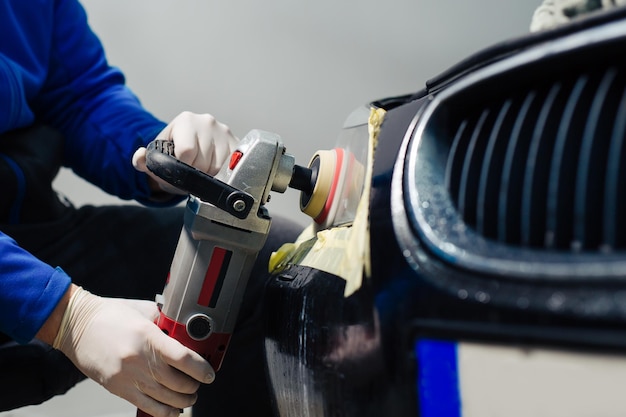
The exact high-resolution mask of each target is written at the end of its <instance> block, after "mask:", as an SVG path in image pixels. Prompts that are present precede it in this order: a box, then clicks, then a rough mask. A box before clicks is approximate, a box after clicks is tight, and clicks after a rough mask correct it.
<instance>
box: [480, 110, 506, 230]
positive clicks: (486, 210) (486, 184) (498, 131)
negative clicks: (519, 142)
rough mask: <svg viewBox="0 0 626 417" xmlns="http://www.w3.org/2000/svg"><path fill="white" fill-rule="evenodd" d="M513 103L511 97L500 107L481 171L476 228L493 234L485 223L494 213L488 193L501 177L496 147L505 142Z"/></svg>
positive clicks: (500, 166)
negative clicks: (508, 118)
mask: <svg viewBox="0 0 626 417" xmlns="http://www.w3.org/2000/svg"><path fill="white" fill-rule="evenodd" d="M511 105H512V100H510V99H509V100H507V101H505V103H504V105H503V106H502V107H501V108H500V111H499V113H498V117H497V118H496V121H495V123H494V125H493V128H492V130H491V134H490V135H489V140H488V141H487V147H486V149H485V157H484V163H483V164H482V169H481V172H480V180H479V185H478V197H477V199H476V229H477V230H478V231H479V232H480V233H482V234H486V235H491V234H492V232H493V231H491V230H487V229H488V225H489V223H488V222H487V223H485V219H487V218H489V217H491V215H493V214H494V213H492V212H493V211H494V210H493V209H494V207H493V206H492V205H491V204H488V199H487V195H488V194H489V189H491V188H493V186H492V183H493V182H494V181H495V180H497V179H498V178H499V176H500V175H499V171H500V170H501V168H502V163H501V161H500V160H499V159H498V157H497V156H498V155H497V153H496V147H497V145H498V144H499V143H503V135H504V134H505V132H504V130H505V129H506V127H505V126H504V122H505V118H506V116H507V114H508V113H509V109H510V108H511Z"/></svg>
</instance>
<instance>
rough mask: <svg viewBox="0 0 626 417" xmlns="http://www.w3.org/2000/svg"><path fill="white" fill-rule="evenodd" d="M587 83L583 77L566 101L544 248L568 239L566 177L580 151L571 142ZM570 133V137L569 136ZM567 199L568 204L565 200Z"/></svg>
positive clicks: (553, 168)
mask: <svg viewBox="0 0 626 417" xmlns="http://www.w3.org/2000/svg"><path fill="white" fill-rule="evenodd" d="M586 84H587V76H585V75H582V76H581V77H579V78H578V80H576V83H575V85H574V88H573V89H572V90H571V93H570V94H569V96H568V98H567V103H566V105H565V108H564V109H563V113H562V115H561V119H560V124H559V131H558V134H557V137H556V141H555V144H554V150H553V152H552V161H551V163H550V173H549V176H548V196H547V197H548V198H547V201H546V231H545V238H544V245H545V247H546V248H554V247H556V246H557V245H561V244H563V242H564V241H566V240H567V236H566V235H567V233H568V231H567V228H566V225H569V224H571V222H570V221H569V219H570V218H571V213H570V212H568V211H567V210H564V211H560V210H559V207H560V206H562V205H568V204H569V205H570V206H571V201H568V200H570V198H568V197H570V196H571V191H570V188H571V187H572V181H571V178H569V179H568V178H567V172H568V165H567V164H568V163H572V162H573V159H572V153H574V152H575V151H576V150H577V149H575V148H576V146H575V145H576V144H575V143H573V142H574V141H573V140H572V139H574V138H575V136H576V128H575V126H576V119H575V118H574V116H575V113H576V106H577V105H578V104H579V103H580V98H581V96H582V94H583V89H584V88H585V85H586ZM570 133H571V135H570ZM564 200H565V201H564Z"/></svg>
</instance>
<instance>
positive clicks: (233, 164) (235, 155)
mask: <svg viewBox="0 0 626 417" xmlns="http://www.w3.org/2000/svg"><path fill="white" fill-rule="evenodd" d="M242 156H243V153H241V151H235V152H233V154H232V155H231V156H230V163H229V164H228V168H230V169H231V170H232V169H235V167H236V166H237V164H238V163H239V160H240V159H241V157H242Z"/></svg>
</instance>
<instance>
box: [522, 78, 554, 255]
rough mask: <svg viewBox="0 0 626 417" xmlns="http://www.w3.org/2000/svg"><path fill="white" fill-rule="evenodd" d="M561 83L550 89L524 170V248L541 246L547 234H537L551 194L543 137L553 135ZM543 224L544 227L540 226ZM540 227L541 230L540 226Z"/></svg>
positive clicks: (536, 125)
mask: <svg viewBox="0 0 626 417" xmlns="http://www.w3.org/2000/svg"><path fill="white" fill-rule="evenodd" d="M560 91H561V84H560V83H555V84H553V85H552V86H550V88H549V91H548V93H547V96H546V98H545V100H544V101H543V104H541V107H540V110H539V115H538V117H537V122H536V124H535V126H534V128H533V133H532V136H531V142H530V145H529V150H528V158H527V159H526V167H525V170H524V185H523V187H522V218H521V221H520V228H521V232H520V235H521V243H522V245H523V246H531V245H537V244H540V243H542V242H543V238H544V236H543V233H541V234H538V233H536V232H535V231H537V230H543V228H542V225H543V224H545V218H546V211H545V205H544V204H543V201H545V198H546V195H547V183H546V182H545V181H543V178H545V176H546V175H547V169H548V165H547V164H542V163H540V161H541V158H542V157H543V158H546V159H547V158H550V156H551V150H550V149H547V148H548V147H547V146H546V144H547V142H546V141H543V140H542V138H543V135H546V134H547V135H549V134H550V133H551V132H550V131H549V130H548V121H549V120H550V117H551V115H552V114H553V113H554V112H555V111H556V110H555V102H556V99H557V96H558V94H559V92H560ZM540 225H541V226H540ZM538 226H539V227H538Z"/></svg>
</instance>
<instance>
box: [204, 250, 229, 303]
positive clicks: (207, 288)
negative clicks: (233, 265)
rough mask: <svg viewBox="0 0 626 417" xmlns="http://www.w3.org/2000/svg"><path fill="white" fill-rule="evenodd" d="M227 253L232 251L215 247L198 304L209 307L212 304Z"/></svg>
mask: <svg viewBox="0 0 626 417" xmlns="http://www.w3.org/2000/svg"><path fill="white" fill-rule="evenodd" d="M227 252H230V251H227V250H226V249H224V248H218V247H215V248H214V249H213V254H212V255H211V260H210V261H209V267H208V268H207V270H206V274H204V282H203V283H202V289H201V290H200V295H198V304H200V305H203V306H208V305H209V303H210V302H211V298H212V297H213V292H214V291H215V286H216V284H217V283H218V281H219V278H220V274H221V272H222V265H223V264H224V257H225V256H226V253H227ZM229 258H230V257H229Z"/></svg>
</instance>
